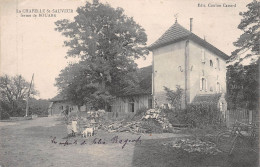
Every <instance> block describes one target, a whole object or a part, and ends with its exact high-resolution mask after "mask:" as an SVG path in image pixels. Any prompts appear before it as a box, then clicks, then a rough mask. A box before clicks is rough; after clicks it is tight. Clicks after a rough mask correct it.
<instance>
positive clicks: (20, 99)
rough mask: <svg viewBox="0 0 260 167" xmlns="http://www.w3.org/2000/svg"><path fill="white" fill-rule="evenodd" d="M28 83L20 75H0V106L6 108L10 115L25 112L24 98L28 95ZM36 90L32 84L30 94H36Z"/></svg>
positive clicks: (18, 114)
mask: <svg viewBox="0 0 260 167" xmlns="http://www.w3.org/2000/svg"><path fill="white" fill-rule="evenodd" d="M29 87H30V83H29V82H27V81H26V80H25V79H24V78H23V77H22V76H21V75H16V76H14V77H10V76H8V75H4V76H1V77H0V98H1V100H0V101H1V104H3V105H2V108H4V110H8V113H9V115H10V116H21V115H23V114H25V110H24V109H25V99H26V98H27V96H28V92H29ZM37 93H38V92H37V91H36V90H35V89H34V86H33V85H32V87H31V90H30V94H29V96H31V95H36V94H37Z"/></svg>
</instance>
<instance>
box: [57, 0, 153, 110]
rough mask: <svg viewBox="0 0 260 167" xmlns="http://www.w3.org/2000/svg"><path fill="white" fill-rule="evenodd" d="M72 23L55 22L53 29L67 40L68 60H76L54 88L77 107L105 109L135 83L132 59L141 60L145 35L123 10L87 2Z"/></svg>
mask: <svg viewBox="0 0 260 167" xmlns="http://www.w3.org/2000/svg"><path fill="white" fill-rule="evenodd" d="M77 13H78V15H77V16H75V18H74V20H73V21H69V20H66V19H64V20H58V21H57V22H55V24H56V28H55V30H57V31H59V32H61V33H62V35H64V36H65V37H67V40H66V41H65V42H64V46H66V47H68V48H69V50H68V52H67V56H66V57H67V58H68V57H72V58H79V59H80V61H79V62H78V63H75V64H70V65H69V66H68V67H66V68H65V69H64V70H62V71H61V73H60V75H59V77H58V78H57V79H56V81H57V82H56V85H57V86H58V88H59V89H60V90H61V92H62V93H63V94H64V95H65V96H66V97H67V98H68V100H70V101H72V102H73V103H75V104H77V105H82V104H85V103H91V104H92V105H94V106H98V107H100V106H105V103H109V100H110V99H111V98H113V96H115V95H116V93H117V92H118V91H119V90H121V89H122V88H124V87H127V86H128V85H129V84H130V85H131V84H134V83H135V82H137V77H136V75H135V71H136V68H137V65H136V63H135V62H134V60H135V59H138V58H140V57H144V56H145V54H147V53H148V50H147V49H146V47H145V45H146V41H147V36H146V33H145V30H144V29H143V28H142V27H141V26H140V25H138V24H137V23H136V22H135V21H134V20H133V18H130V17H127V16H126V15H125V14H124V10H123V9H122V8H116V9H114V8H112V7H111V6H110V5H108V4H102V3H99V2H97V3H94V4H91V3H89V2H87V3H86V5H85V6H82V7H79V8H78V9H77Z"/></svg>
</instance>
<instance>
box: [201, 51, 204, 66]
mask: <svg viewBox="0 0 260 167" xmlns="http://www.w3.org/2000/svg"><path fill="white" fill-rule="evenodd" d="M201 62H202V63H205V50H204V49H201Z"/></svg>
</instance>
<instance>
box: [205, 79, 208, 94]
mask: <svg viewBox="0 0 260 167" xmlns="http://www.w3.org/2000/svg"><path fill="white" fill-rule="evenodd" d="M205 90H206V91H207V90H208V80H207V79H205Z"/></svg>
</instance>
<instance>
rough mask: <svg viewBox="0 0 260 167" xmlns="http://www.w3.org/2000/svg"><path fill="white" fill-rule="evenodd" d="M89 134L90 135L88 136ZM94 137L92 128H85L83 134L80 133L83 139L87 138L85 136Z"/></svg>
mask: <svg viewBox="0 0 260 167" xmlns="http://www.w3.org/2000/svg"><path fill="white" fill-rule="evenodd" d="M89 134H90V135H89ZM93 135H94V128H86V129H85V130H84V131H83V132H82V136H83V137H87V136H93Z"/></svg>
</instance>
